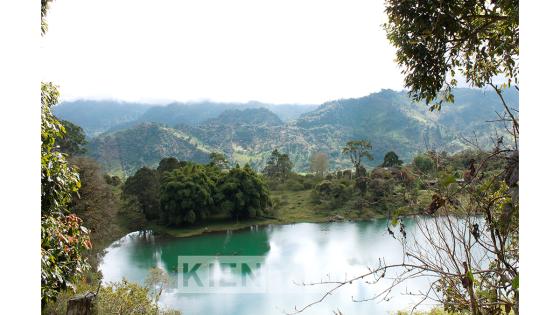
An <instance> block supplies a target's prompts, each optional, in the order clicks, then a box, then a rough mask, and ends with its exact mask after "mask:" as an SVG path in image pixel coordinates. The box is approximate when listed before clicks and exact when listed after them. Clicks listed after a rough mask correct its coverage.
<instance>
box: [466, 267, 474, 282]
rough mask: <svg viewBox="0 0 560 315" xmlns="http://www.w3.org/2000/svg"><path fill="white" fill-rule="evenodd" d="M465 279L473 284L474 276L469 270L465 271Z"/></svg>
mask: <svg viewBox="0 0 560 315" xmlns="http://www.w3.org/2000/svg"><path fill="white" fill-rule="evenodd" d="M467 278H469V279H470V280H471V281H472V282H474V276H473V274H472V272H471V271H470V270H469V271H467Z"/></svg>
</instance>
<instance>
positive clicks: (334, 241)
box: [100, 218, 430, 315]
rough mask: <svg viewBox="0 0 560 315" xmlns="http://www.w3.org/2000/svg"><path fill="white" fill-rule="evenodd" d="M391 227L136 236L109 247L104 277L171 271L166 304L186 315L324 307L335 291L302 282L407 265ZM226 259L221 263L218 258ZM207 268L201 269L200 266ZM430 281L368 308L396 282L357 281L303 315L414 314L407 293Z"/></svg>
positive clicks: (404, 287)
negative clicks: (336, 314) (337, 314)
mask: <svg viewBox="0 0 560 315" xmlns="http://www.w3.org/2000/svg"><path fill="white" fill-rule="evenodd" d="M413 220H415V219H412V218H409V219H405V224H406V226H407V233H408V234H409V235H413V234H414V233H415V224H414V222H413ZM420 220H430V219H420ZM387 223H388V222H387V220H385V219H378V220H372V221H364V222H333V223H298V224H291V225H269V226H264V227H263V226H259V227H257V226H255V227H252V228H250V229H245V230H238V231H228V232H224V233H208V234H204V235H201V236H196V237H190V238H159V237H154V236H153V235H151V234H150V233H139V232H135V233H131V234H129V235H127V236H125V237H123V238H122V239H121V240H119V241H117V242H115V243H114V244H112V245H111V246H110V247H109V248H107V253H106V255H105V256H104V258H103V260H102V262H101V264H100V270H101V271H102V273H103V276H104V281H105V282H109V281H119V280H121V279H122V278H123V277H124V278H126V279H127V280H130V281H135V282H138V283H144V279H145V278H146V276H147V275H148V271H149V269H150V268H153V267H160V268H162V269H164V270H165V271H166V272H167V273H168V274H169V275H170V278H171V280H172V281H171V285H170V287H169V289H168V290H166V291H165V292H164V293H163V295H162V297H161V300H160V302H161V304H163V305H166V306H169V307H171V308H175V309H179V310H181V311H182V312H183V314H258V315H261V314H284V313H286V312H287V313H290V312H293V311H294V307H298V308H302V307H304V306H305V305H307V304H309V303H312V302H314V301H316V300H317V299H319V298H321V296H322V295H323V294H324V293H325V292H327V291H328V290H329V289H330V288H332V285H326V284H323V285H313V286H304V285H301V284H302V282H305V283H309V282H315V283H316V282H320V281H321V280H323V281H328V280H343V279H345V278H349V277H351V276H357V275H360V274H363V273H365V272H367V267H368V266H369V267H375V266H377V265H378V263H379V259H385V261H386V262H387V263H388V264H389V263H399V262H402V256H403V251H402V247H401V244H400V243H399V242H398V241H397V240H395V239H393V238H392V237H391V236H390V235H389V233H388V232H387ZM224 256H225V260H224V261H222V260H220V263H222V264H221V265H220V264H218V263H217V261H216V259H217V258H216V257H224ZM180 260H182V261H181V263H179V261H180ZM199 261H200V262H201V264H200V265H199V267H200V266H202V267H200V268H198V267H196V264H195V263H197V262H199ZM205 262H207V264H206V265H205ZM212 262H214V263H215V264H212ZM232 262H233V264H232ZM235 263H237V264H235ZM206 267H207V268H206ZM189 268H190V270H189ZM205 268H206V269H205ZM203 270H205V271H207V273H204V272H202V271H203ZM189 271H190V273H189ZM198 272H201V274H200V275H198V274H197V275H195V274H196V273H198ZM210 275H211V276H210ZM195 280H196V281H195ZM185 281H186V282H185ZM385 281H389V280H385ZM426 281H427V280H426V279H413V280H409V281H407V282H406V283H405V284H401V285H400V286H398V287H397V288H396V289H395V290H393V291H392V293H391V294H390V295H389V296H388V301H385V300H381V301H379V300H376V301H367V302H355V301H353V300H359V299H368V298H370V297H372V296H373V295H375V294H377V293H379V292H381V291H382V290H383V289H385V288H387V283H388V282H385V283H377V284H375V285H373V284H368V283H365V282H364V281H359V282H354V283H353V284H352V285H349V286H346V287H342V288H340V289H338V290H337V291H335V292H334V293H333V294H332V295H329V296H328V297H327V298H326V299H325V300H324V301H323V302H321V303H318V304H316V305H313V306H312V307H311V308H308V309H307V310H305V311H304V312H303V314H333V312H334V311H340V312H342V313H343V314H388V313H390V312H395V311H397V310H406V309H410V308H411V307H412V306H413V305H414V304H415V302H416V301H418V298H415V297H411V296H409V295H404V294H403V293H404V292H405V291H406V292H411V291H412V292H418V290H421V289H426V286H427V282H426ZM185 283H186V285H185ZM218 284H219V285H218ZM196 290H198V291H196ZM220 290H221V291H220Z"/></svg>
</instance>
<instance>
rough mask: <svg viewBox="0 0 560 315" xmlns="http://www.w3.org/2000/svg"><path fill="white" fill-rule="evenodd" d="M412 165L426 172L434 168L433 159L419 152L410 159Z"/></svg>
mask: <svg viewBox="0 0 560 315" xmlns="http://www.w3.org/2000/svg"><path fill="white" fill-rule="evenodd" d="M412 164H413V165H414V167H415V168H416V169H417V170H419V171H420V172H422V173H424V174H427V173H430V172H432V171H433V170H434V167H435V166H434V161H433V160H432V159H431V158H430V157H429V156H427V155H424V154H420V155H417V156H416V157H414V160H413V161H412Z"/></svg>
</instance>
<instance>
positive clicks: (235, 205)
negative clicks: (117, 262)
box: [123, 153, 270, 226]
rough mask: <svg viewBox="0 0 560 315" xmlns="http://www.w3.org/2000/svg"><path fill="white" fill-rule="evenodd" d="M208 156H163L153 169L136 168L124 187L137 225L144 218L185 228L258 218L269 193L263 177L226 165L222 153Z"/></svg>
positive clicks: (126, 203)
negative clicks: (214, 220)
mask: <svg viewBox="0 0 560 315" xmlns="http://www.w3.org/2000/svg"><path fill="white" fill-rule="evenodd" d="M212 157H213V158H212V160H211V162H210V163H208V164H205V165H204V164H196V163H193V162H185V161H178V160H177V159H175V158H164V159H162V160H161V161H160V164H159V166H158V168H157V170H153V169H150V168H148V167H143V168H141V169H139V170H138V171H137V172H136V174H134V175H133V176H131V177H129V178H128V179H127V180H126V182H125V183H124V186H123V198H124V200H125V201H124V207H125V208H126V211H125V212H126V214H127V216H129V218H130V219H131V220H132V221H134V222H135V225H136V226H146V224H147V222H149V221H152V222H154V223H155V224H163V225H167V226H186V225H192V224H196V223H202V222H206V221H208V220H210V219H211V217H212V216H217V217H223V215H226V216H228V217H231V218H233V219H236V220H239V219H248V218H255V217H259V216H263V215H264V214H265V213H266V212H267V211H268V210H269V208H270V197H269V192H268V188H267V184H266V183H265V182H264V180H263V178H262V176H261V175H259V174H257V173H256V172H255V171H253V170H252V169H251V168H250V167H249V166H248V165H246V166H245V167H243V168H241V167H239V166H236V167H234V168H232V169H227V168H226V166H227V161H226V160H225V159H224V157H223V155H220V154H217V153H215V154H212ZM135 207H137V208H138V209H137V210H135V209H134V208H135ZM139 214H142V216H140V217H139ZM142 218H144V219H145V221H144V220H142Z"/></svg>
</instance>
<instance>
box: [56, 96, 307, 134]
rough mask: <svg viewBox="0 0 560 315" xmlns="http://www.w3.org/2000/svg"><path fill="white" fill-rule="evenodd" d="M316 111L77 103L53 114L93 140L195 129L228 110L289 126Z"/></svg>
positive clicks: (211, 104)
mask: <svg viewBox="0 0 560 315" xmlns="http://www.w3.org/2000/svg"><path fill="white" fill-rule="evenodd" d="M317 107H318V105H305V104H303V105H298V104H277V105H276V104H266V103H260V102H248V103H218V102H211V101H203V102H191V103H171V104H168V105H153V104H142V103H127V102H118V101H88V100H79V101H73V102H62V103H61V104H59V105H57V106H55V107H54V109H53V112H54V114H55V116H57V117H58V118H60V119H64V120H69V121H71V122H74V123H76V124H78V125H79V126H82V128H83V129H84V131H85V132H86V135H87V136H88V137H94V136H97V135H99V134H101V133H104V132H113V131H119V130H124V129H127V128H131V127H133V126H135V125H138V124H141V123H160V124H165V125H168V126H171V127H173V126H176V125H179V124H186V125H197V124H200V123H203V122H205V121H206V120H208V119H212V118H217V117H218V116H219V115H220V114H222V113H223V112H225V111H226V110H231V109H238V110H244V109H251V108H265V109H268V110H270V111H271V112H273V113H274V114H276V115H277V116H278V117H279V118H280V119H281V120H282V121H284V122H288V121H292V120H295V119H297V118H299V116H300V115H301V114H303V113H306V112H309V111H312V110H314V109H315V108H317ZM86 113H87V114H86Z"/></svg>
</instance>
